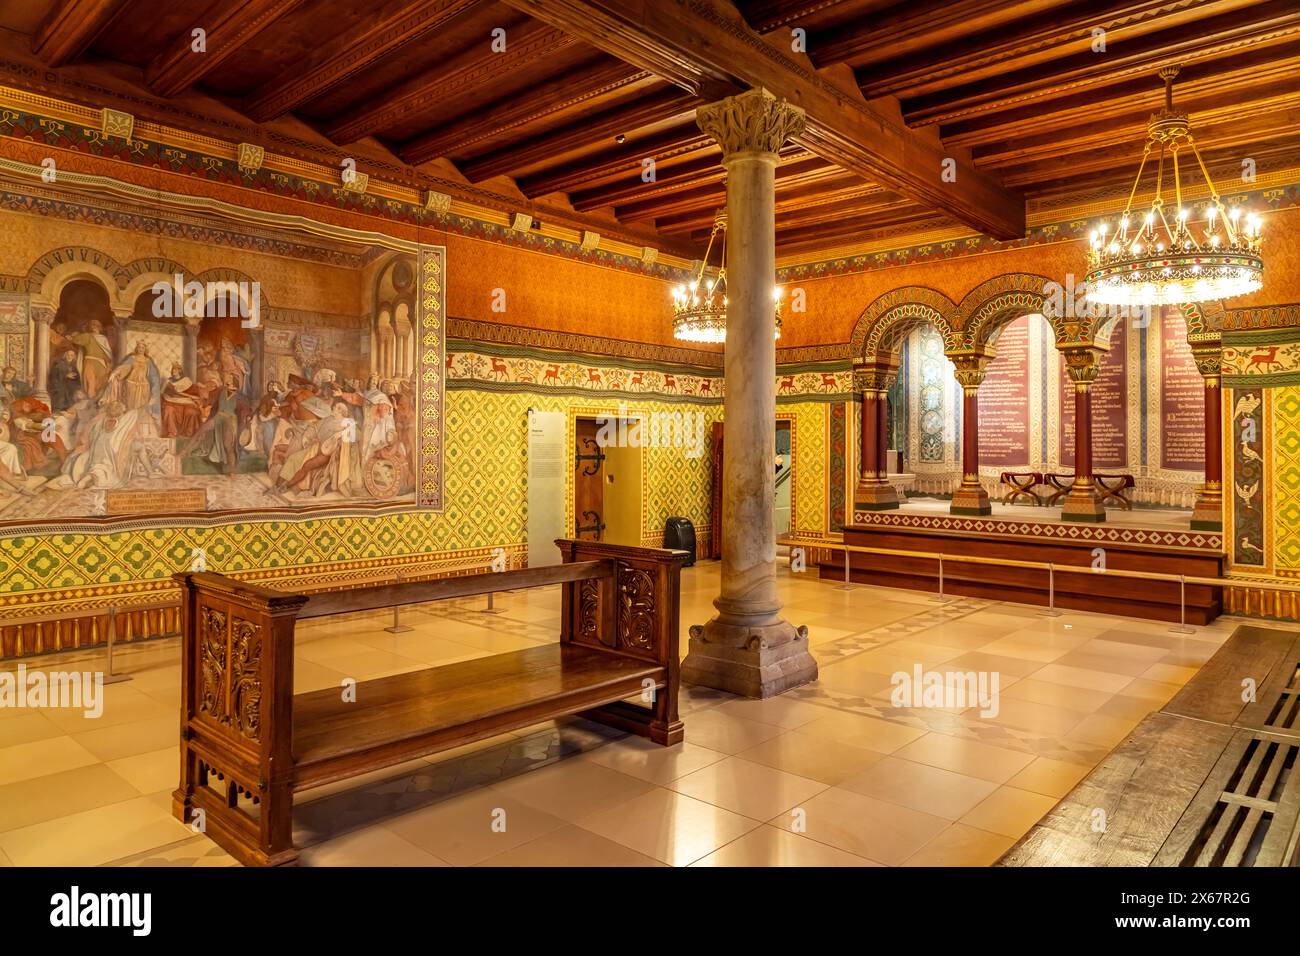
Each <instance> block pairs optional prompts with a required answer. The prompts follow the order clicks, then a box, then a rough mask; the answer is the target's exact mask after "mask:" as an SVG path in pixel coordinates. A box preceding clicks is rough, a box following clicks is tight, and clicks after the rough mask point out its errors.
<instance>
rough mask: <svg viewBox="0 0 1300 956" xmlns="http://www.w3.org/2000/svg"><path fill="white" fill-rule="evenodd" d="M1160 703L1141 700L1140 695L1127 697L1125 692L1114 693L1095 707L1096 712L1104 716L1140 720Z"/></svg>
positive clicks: (1158, 707)
mask: <svg viewBox="0 0 1300 956" xmlns="http://www.w3.org/2000/svg"><path fill="white" fill-rule="evenodd" d="M1160 706H1161V705H1160V704H1157V703H1155V702H1154V701H1151V700H1143V699H1142V698H1141V697H1129V696H1128V695H1126V694H1116V695H1115V696H1114V697H1112V698H1111V699H1110V700H1108V701H1106V703H1104V704H1102V705H1101V706H1100V707H1098V708H1097V711H1096V712H1097V713H1098V714H1102V715H1104V716H1106V717H1121V718H1123V719H1125V720H1134V721H1137V720H1141V719H1142V718H1143V717H1145V716H1146V715H1147V714H1150V713H1154V712H1155V711H1157V710H1159V709H1160Z"/></svg>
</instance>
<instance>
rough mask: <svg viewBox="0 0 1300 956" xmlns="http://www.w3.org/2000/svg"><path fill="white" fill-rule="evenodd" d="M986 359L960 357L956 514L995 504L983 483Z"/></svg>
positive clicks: (975, 512) (984, 511)
mask: <svg viewBox="0 0 1300 956" xmlns="http://www.w3.org/2000/svg"><path fill="white" fill-rule="evenodd" d="M986 361H987V360H986V359H984V358H970V357H958V358H955V359H954V360H953V364H954V365H956V366H957V381H958V382H960V383H961V395H962V408H961V410H962V419H961V486H960V487H959V488H958V489H957V491H956V493H954V494H953V496H952V505H951V506H950V507H949V509H948V510H949V511H950V512H951V513H952V514H955V515H988V514H992V513H993V504H992V502H990V501H989V495H988V492H987V491H985V490H984V486H983V485H982V484H981V483H980V431H979V422H980V401H979V388H980V384H981V383H982V382H983V381H984V366H985V362H986Z"/></svg>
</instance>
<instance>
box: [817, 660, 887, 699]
mask: <svg viewBox="0 0 1300 956" xmlns="http://www.w3.org/2000/svg"><path fill="white" fill-rule="evenodd" d="M854 660H855V659H854V658H849V659H848V660H845V661H831V662H830V663H828V664H824V665H822V667H821V670H820V673H819V674H818V675H817V684H818V686H820V687H824V688H826V689H828V690H835V691H839V692H840V693H842V694H852V695H854V696H855V697H874V696H875V695H877V694H879V693H882V692H888V691H889V690H890V689H891V688H892V687H893V686H894V684H893V681H892V680H891V679H890V677H891V675H890V674H882V673H879V672H877V671H873V670H867V669H866V668H863V667H856V666H853V662H854Z"/></svg>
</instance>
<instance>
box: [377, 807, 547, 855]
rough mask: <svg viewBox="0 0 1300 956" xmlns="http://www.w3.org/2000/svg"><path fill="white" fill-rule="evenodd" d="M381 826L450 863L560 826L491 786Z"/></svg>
mask: <svg viewBox="0 0 1300 956" xmlns="http://www.w3.org/2000/svg"><path fill="white" fill-rule="evenodd" d="M384 826H385V827H387V828H388V829H389V830H392V831H393V832H394V833H396V834H397V835H398V836H400V837H402V838H403V839H404V840H407V841H408V842H410V843H414V844H415V845H416V846H418V847H420V848H421V849H424V850H428V851H429V852H430V853H432V854H433V855H434V856H436V857H438V858H439V859H442V860H446V861H447V862H448V863H450V864H451V865H452V866H472V865H474V864H475V863H481V862H483V861H484V860H486V859H488V857H491V856H495V855H496V854H498V853H504V852H505V851H506V850H509V849H512V848H514V847H517V846H520V845H521V844H524V843H527V842H528V841H530V840H535V839H537V838H538V837H539V836H541V835H542V834H544V833H549V832H550V831H552V830H558V829H559V828H560V827H562V826H564V821H563V820H561V819H560V818H559V817H554V816H551V815H550V814H549V813H543V812H542V811H541V810H536V809H534V808H532V807H530V806H528V804H526V803H521V802H520V801H518V800H514V799H511V798H510V797H507V796H506V795H505V794H503V793H501V792H500V791H498V790H496V789H495V788H492V787H485V788H482V789H479V790H472V791H470V792H468V793H462V794H458V795H457V796H454V797H450V798H448V799H446V800H443V801H441V802H439V803H435V804H432V805H430V806H427V807H422V808H420V809H419V810H414V811H412V812H411V813H405V814H403V815H402V816H400V817H397V818H395V819H391V820H387V821H385V822H384Z"/></svg>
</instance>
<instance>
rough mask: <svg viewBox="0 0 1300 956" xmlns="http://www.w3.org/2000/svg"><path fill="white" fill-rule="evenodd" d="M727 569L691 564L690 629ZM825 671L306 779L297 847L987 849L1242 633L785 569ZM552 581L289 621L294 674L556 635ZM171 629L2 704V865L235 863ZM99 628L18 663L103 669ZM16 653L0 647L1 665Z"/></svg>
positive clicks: (669, 852) (1003, 844)
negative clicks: (395, 619)
mask: <svg viewBox="0 0 1300 956" xmlns="http://www.w3.org/2000/svg"><path fill="white" fill-rule="evenodd" d="M717 580H718V569H717V566H716V565H711V564H702V565H700V566H698V567H696V568H694V569H689V570H687V571H686V572H685V574H684V576H683V594H682V627H683V638H682V648H683V653H685V646H686V641H685V633H684V632H685V629H686V627H687V626H689V624H691V623H694V622H702V621H704V620H706V619H708V618H709V617H710V616H711V614H712V610H713V608H712V605H711V599H712V598H713V596H714V595H715V594H716V590H717ZM780 589H781V595H782V598H783V600H784V602H785V605H786V610H785V614H786V616H787V618H788V619H789V620H791V621H792V622H794V623H797V624H808V625H809V627H810V632H811V645H812V650H813V653H814V655H815V656H816V657H817V658H818V661H819V664H820V666H821V677H820V679H819V680H818V681H817V682H816V683H814V684H811V685H808V686H806V687H802V688H798V689H796V690H794V691H791V692H789V693H787V694H785V695H783V696H781V697H779V698H776V699H773V700H768V701H751V700H744V699H740V698H736V697H733V696H731V695H729V694H725V693H721V692H717V691H711V690H705V689H700V688H693V687H687V688H686V689H685V690H684V692H683V697H682V701H681V704H682V712H683V720H684V721H685V723H686V743H685V744H683V745H681V746H678V747H672V748H661V747H657V746H654V745H651V744H648V743H646V742H644V741H642V740H640V739H638V738H631V737H626V736H624V735H622V734H620V733H618V732H615V731H612V730H610V729H608V728H605V727H601V726H598V725H595V724H592V723H589V722H587V721H583V720H579V719H571V720H564V721H559V722H553V723H548V724H544V725H539V726H535V727H531V728H528V729H526V730H521V731H518V732H515V733H512V734H505V735H502V736H500V737H497V738H493V739H491V740H486V741H482V742H480V743H477V744H473V745H471V746H468V747H463V748H460V749H459V750H456V751H451V752H448V753H443V754H438V755H436V756H433V757H430V758H427V759H424V760H416V761H412V762H411V763H408V764H404V765H402V766H400V767H393V768H390V769H388V770H385V771H382V772H380V773H376V774H371V775H369V776H368V777H365V778H356V779H353V780H350V781H346V782H344V783H340V784H334V785H331V786H329V787H324V788H321V789H320V790H317V791H311V792H308V793H304V794H300V795H299V796H298V798H297V804H296V807H295V814H294V818H295V828H296V834H295V840H296V843H297V844H298V846H299V847H301V848H302V851H303V852H302V863H303V864H304V865H356V864H383V865H392V866H445V865H451V866H472V865H488V866H493V865H500V866H530V865H602V864H604V865H618V866H624V865H626V866H661V865H673V866H685V865H698V866H736V865H742V866H746V865H793V866H846V865H847V866H868V865H885V866H898V865H986V864H988V863H990V862H992V861H993V860H995V859H996V858H997V857H998V856H999V855H1000V854H1001V853H1002V852H1003V851H1004V850H1006V849H1007V848H1008V847H1009V846H1011V844H1012V843H1013V842H1014V841H1015V840H1016V839H1017V838H1018V837H1019V836H1021V835H1022V834H1023V833H1024V832H1025V831H1027V830H1028V829H1029V827H1030V826H1031V825H1032V824H1033V823H1035V822H1036V821H1037V820H1038V819H1039V817H1041V816H1042V815H1043V814H1044V813H1046V812H1047V811H1048V810H1049V809H1050V808H1051V807H1052V805H1053V804H1054V803H1055V802H1056V801H1057V800H1058V799H1059V798H1060V797H1062V796H1063V795H1064V794H1065V793H1066V792H1067V791H1068V790H1069V789H1070V788H1071V787H1072V786H1073V785H1074V783H1075V782H1076V781H1078V780H1079V779H1080V778H1081V777H1082V776H1083V775H1084V774H1085V773H1086V772H1087V771H1088V770H1089V769H1090V768H1091V767H1092V766H1093V765H1095V764H1096V763H1097V761H1099V760H1100V759H1101V757H1102V756H1103V755H1104V754H1105V753H1106V752H1107V751H1108V750H1109V749H1110V748H1111V747H1112V746H1113V745H1114V744H1115V743H1116V742H1117V741H1118V740H1120V739H1121V738H1122V737H1123V736H1124V735H1125V734H1126V733H1127V732H1128V731H1129V730H1130V729H1131V728H1132V727H1133V726H1134V725H1135V724H1136V723H1137V722H1138V721H1139V720H1140V719H1141V718H1142V717H1143V716H1144V715H1145V714H1147V713H1148V712H1150V711H1151V710H1154V709H1158V708H1159V707H1160V706H1161V705H1162V704H1163V703H1164V702H1165V701H1166V700H1168V698H1169V697H1170V696H1171V695H1172V694H1173V693H1174V692H1175V691H1176V690H1177V689H1178V687H1179V686H1181V685H1182V684H1183V683H1184V682H1185V681H1186V680H1187V679H1188V677H1189V676H1190V675H1191V674H1193V673H1194V672H1195V671H1196V669H1197V667H1198V666H1199V665H1200V664H1201V663H1203V662H1204V661H1205V660H1206V659H1207V658H1208V657H1209V656H1210V655H1211V654H1212V653H1213V652H1214V651H1215V649H1216V648H1217V647H1218V646H1219V645H1220V644H1221V643H1222V642H1223V640H1224V639H1226V637H1227V636H1228V635H1229V634H1230V633H1231V632H1232V630H1233V628H1234V627H1235V624H1236V623H1237V622H1234V621H1231V620H1228V619H1222V620H1220V621H1218V622H1216V623H1215V624H1214V625H1213V626H1210V627H1203V628H1198V629H1197V631H1196V633H1194V634H1192V635H1179V634H1173V633H1171V632H1170V631H1169V628H1168V626H1167V625H1164V624H1158V623H1153V622H1148V621H1137V620H1133V619H1128V618H1119V617H1109V616H1103V615H1093V614H1081V613H1067V614H1065V615H1064V616H1061V617H1055V618H1050V617H1046V616H1044V615H1043V614H1042V612H1041V611H1040V610H1039V609H1036V608H1027V607H1021V606H1017V605H1010V604H1002V603H993V602H986V601H977V600H973V599H957V600H954V601H951V602H950V603H947V604H940V603H936V602H935V600H934V599H933V598H931V596H929V595H925V594H919V593H912V592H907V591H897V590H886V589H880V588H872V587H865V586H858V587H856V588H855V589H853V590H851V591H842V590H838V589H836V588H835V587H834V585H833V584H831V583H828V582H822V581H818V580H816V579H815V578H813V577H812V576H811V575H790V574H789V573H788V572H787V571H786V570H785V569H784V568H782V569H781V571H780ZM558 607H559V591H558V589H556V588H548V589H544V590H540V591H528V592H521V593H518V594H506V595H501V596H498V597H497V599H496V607H495V610H496V613H488V612H487V611H486V610H485V607H484V602H483V601H482V600H474V601H458V602H449V603H445V604H441V605H428V606H424V607H420V608H417V609H414V610H411V611H407V612H404V615H403V616H404V623H408V624H410V625H412V626H413V628H414V629H413V630H412V631H410V632H407V633H404V634H389V633H387V632H386V631H385V630H384V628H385V626H386V625H388V624H389V623H390V618H389V616H387V615H371V616H364V617H352V618H349V619H347V620H341V619H337V618H335V619H330V620H327V621H320V622H311V623H308V624H304V625H302V626H301V627H300V637H299V642H298V653H297V659H296V661H297V662H296V673H295V677H296V684H297V688H298V690H300V691H302V690H309V689H317V688H323V687H331V686H333V687H337V686H339V684H340V682H341V681H342V680H343V679H344V678H347V677H352V678H356V679H358V680H363V679H365V678H370V677H378V676H382V675H386V674H392V673H397V672H401V671H407V670H415V669H419V668H423V667H427V666H430V665H432V664H439V663H445V662H450V661H456V660H464V659H467V658H471V657H477V656H481V655H485V654H490V653H494V652H498V651H502V650H508V649H511V648H519V647H526V646H529V645H531V644H535V643H540V642H546V641H550V640H554V639H555V629H554V626H553V625H552V623H551V622H552V621H554V620H556V619H557V618H558ZM179 656H180V655H179V647H178V644H177V641H176V640H174V639H173V640H166V641H157V642H151V643H149V644H146V645H142V646H138V647H127V648H124V649H122V650H121V651H120V652H119V654H118V657H117V661H118V669H119V670H121V671H124V672H127V673H129V674H131V675H132V676H133V680H131V681H130V682H127V683H121V684H114V685H110V686H108V687H106V688H105V696H106V701H105V707H104V713H103V716H102V717H100V718H98V719H90V718H87V717H84V716H83V715H82V714H81V713H80V712H79V711H72V710H43V711H30V710H22V709H0V865H10V864H16V865H60V864H88V865H96V864H107V863H120V864H152V865H175V866H193V865H204V866H206V865H230V864H231V863H232V862H233V861H231V859H230V858H229V857H228V856H227V855H226V854H225V853H224V852H223V851H222V850H221V849H220V848H218V847H216V846H215V845H214V844H213V843H212V842H210V841H209V840H208V839H207V838H206V837H204V836H202V835H198V834H195V833H193V832H192V831H191V830H190V829H189V828H188V827H186V826H182V825H181V824H180V823H178V822H177V821H176V820H174V819H173V818H172V817H171V815H170V799H171V791H172V789H173V788H174V787H175V786H176V779H177V772H178V757H177V751H176V743H175V741H176V733H177V706H178V698H179V679H180V678H179ZM101 662H102V651H99V652H94V653H89V654H82V655H63V656H61V657H58V658H53V657H52V658H42V659H40V660H39V661H29V662H28V664H29V667H34V666H37V665H39V666H40V667H42V668H49V669H84V668H94V667H97V666H99V665H100V664H101ZM918 663H919V664H921V665H922V666H923V667H924V668H926V669H927V670H937V671H946V670H962V671H969V670H976V671H990V672H996V673H997V674H998V676H999V678H1000V690H1001V694H1000V700H999V709H998V712H997V714H996V716H987V717H986V716H981V715H980V708H978V707H970V708H966V707H948V708H940V707H917V708H895V707H893V706H892V705H891V703H890V693H891V689H892V688H891V683H890V675H892V674H893V673H894V672H895V671H898V670H904V671H908V672H911V671H912V669H913V668H914V667H915V666H916V665H917V664H918ZM8 666H9V667H10V669H12V667H13V665H12V664H10V665H8Z"/></svg>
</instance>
